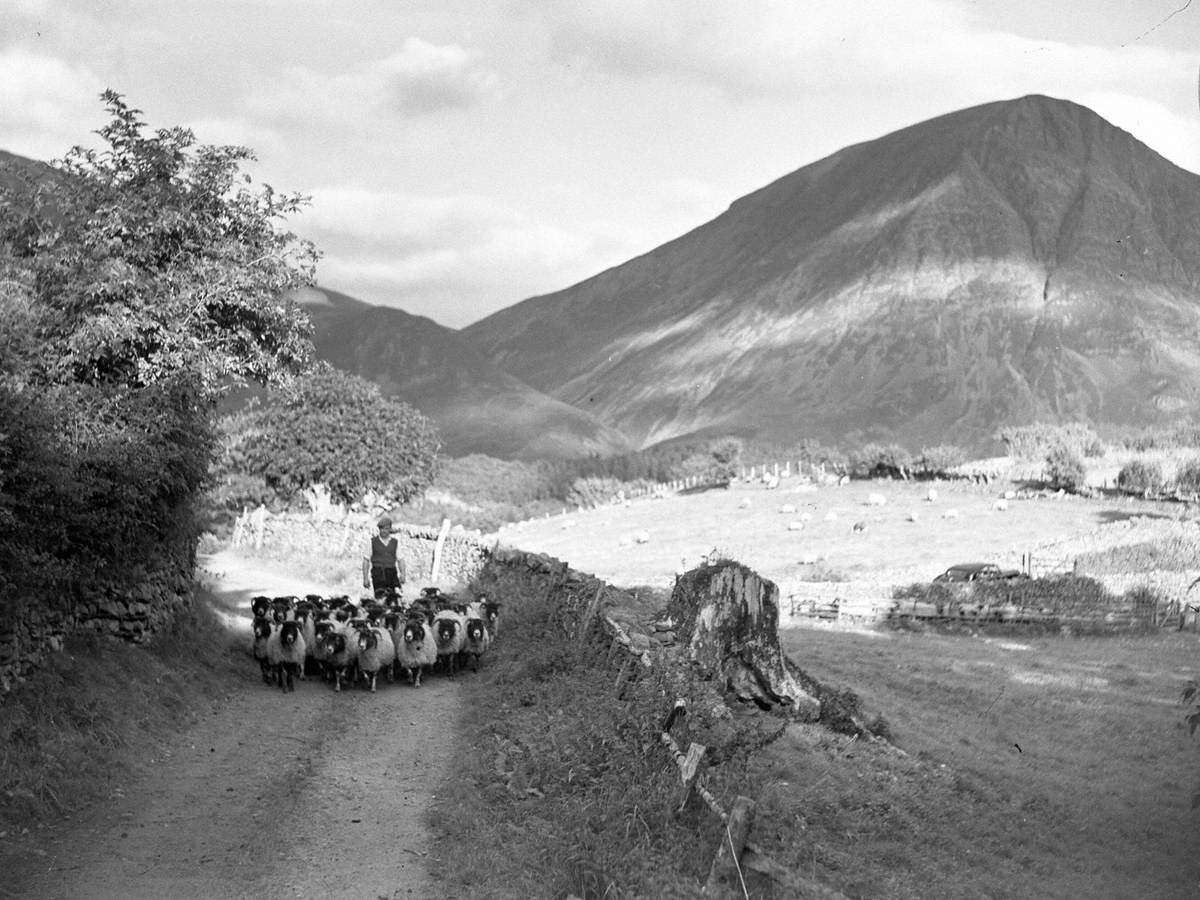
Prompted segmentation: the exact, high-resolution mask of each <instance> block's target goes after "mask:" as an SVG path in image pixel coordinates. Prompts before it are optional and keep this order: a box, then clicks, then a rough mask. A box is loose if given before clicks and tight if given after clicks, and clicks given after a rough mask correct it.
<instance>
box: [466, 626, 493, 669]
mask: <svg viewBox="0 0 1200 900" xmlns="http://www.w3.org/2000/svg"><path fill="white" fill-rule="evenodd" d="M491 644H492V636H491V635H490V634H489V633H488V630H487V625H486V624H485V623H484V621H483V619H467V625H466V630H465V632H464V634H463V644H462V655H463V658H464V661H465V659H466V657H470V658H471V659H472V661H473V663H474V671H476V672H478V671H479V657H481V656H482V655H483V654H484V653H486V652H487V649H488V647H490V646H491Z"/></svg>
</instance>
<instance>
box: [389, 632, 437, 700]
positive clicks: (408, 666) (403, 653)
mask: <svg viewBox="0 0 1200 900" xmlns="http://www.w3.org/2000/svg"><path fill="white" fill-rule="evenodd" d="M392 642H393V643H394V644H395V645H396V664H397V665H398V666H399V667H400V668H401V669H402V670H407V671H408V683H409V684H411V685H413V686H414V687H420V686H421V673H422V671H423V670H424V669H426V668H430V669H431V668H433V666H434V665H435V664H436V663H437V660H438V651H437V640H436V639H435V638H434V636H433V632H432V631H431V630H430V629H429V627H428V624H427V623H426V622H425V620H424V619H422V618H418V617H413V618H410V619H409V620H408V621H407V622H405V623H404V625H403V627H402V628H400V629H398V630H397V632H396V633H395V634H393V635H392Z"/></svg>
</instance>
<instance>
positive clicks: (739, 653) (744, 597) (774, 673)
mask: <svg viewBox="0 0 1200 900" xmlns="http://www.w3.org/2000/svg"><path fill="white" fill-rule="evenodd" d="M667 615H668V616H669V617H670V618H671V620H672V621H673V622H674V623H675V630H676V635H677V638H678V641H679V643H680V645H682V646H683V647H684V648H685V652H686V653H687V654H688V656H689V658H690V659H691V660H692V662H694V663H695V664H696V665H697V666H698V667H699V668H700V669H701V671H702V672H704V674H705V675H706V677H710V678H713V679H719V680H721V681H723V682H724V685H725V687H726V688H727V689H729V690H731V691H733V693H734V694H735V695H736V696H737V697H738V698H739V699H742V700H748V701H752V702H754V703H756V704H758V705H759V706H760V707H762V708H764V709H775V708H781V707H782V708H784V709H787V710H789V711H791V712H793V713H794V714H795V715H796V716H798V717H799V718H801V719H803V720H805V721H816V720H817V719H818V718H820V715H821V704H820V701H818V700H817V699H816V698H815V697H813V696H812V695H811V694H809V693H808V692H807V691H805V690H804V688H803V687H802V686H801V685H800V683H799V682H798V681H797V680H796V678H795V677H794V676H793V675H792V673H791V671H790V670H789V669H788V667H787V665H786V663H785V659H784V654H783V650H782V648H781V647H780V646H779V588H777V587H776V586H775V583H774V582H772V581H768V580H767V579H765V578H762V577H760V576H759V575H758V574H757V573H755V572H754V571H752V570H751V569H749V568H747V567H746V566H743V565H741V564H740V563H736V562H718V563H716V564H714V565H710V566H703V567H701V568H699V569H693V570H692V571H690V572H685V573H684V574H683V575H681V576H680V577H679V578H678V580H677V581H676V582H675V590H674V591H673V592H672V594H671V600H670V603H668V604H667Z"/></svg>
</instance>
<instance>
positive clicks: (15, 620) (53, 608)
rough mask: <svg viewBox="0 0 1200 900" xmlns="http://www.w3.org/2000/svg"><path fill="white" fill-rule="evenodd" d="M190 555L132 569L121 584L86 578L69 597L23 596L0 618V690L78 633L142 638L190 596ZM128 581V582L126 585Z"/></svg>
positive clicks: (188, 602)
mask: <svg viewBox="0 0 1200 900" xmlns="http://www.w3.org/2000/svg"><path fill="white" fill-rule="evenodd" d="M193 562H194V561H193V559H192V558H191V557H190V556H189V557H188V558H187V559H186V560H185V559H182V558H181V559H178V560H176V561H174V562H173V563H168V564H166V565H164V566H163V567H162V568H158V569H150V568H145V569H142V570H140V571H135V572H133V573H132V575H131V578H130V579H129V580H128V581H126V582H125V583H124V584H122V585H117V584H104V583H101V582H97V581H91V582H89V583H88V584H80V585H75V586H74V588H73V590H72V592H71V594H70V595H69V596H65V597H63V596H53V597H50V596H46V597H27V598H25V602H24V603H22V604H21V605H20V606H19V607H17V608H15V609H10V610H9V611H8V614H7V615H5V616H4V617H3V618H2V619H0V694H7V693H8V692H9V691H11V690H12V688H13V686H14V685H15V684H16V683H17V682H19V681H22V680H24V679H25V678H27V677H28V676H29V675H30V674H31V673H32V672H34V671H35V670H36V669H37V668H38V667H39V666H41V665H42V664H43V663H44V662H45V660H46V657H47V656H48V655H49V654H51V653H55V652H57V651H60V650H62V648H63V645H64V643H65V642H66V639H67V638H68V637H69V636H70V635H72V634H75V633H77V632H81V631H84V632H88V631H92V632H99V633H101V634H106V635H111V636H113V637H116V638H121V639H123V640H127V641H130V642H132V643H142V642H143V641H146V640H148V639H149V638H150V637H151V636H152V635H153V634H154V632H155V631H157V630H158V629H160V628H161V627H163V626H164V625H165V624H167V623H169V622H170V621H171V620H172V619H173V618H174V617H175V616H176V615H177V614H178V613H179V611H180V610H182V609H185V608H187V607H188V606H190V605H191V603H192V599H193V582H192V570H193ZM131 583H132V586H130V584H131Z"/></svg>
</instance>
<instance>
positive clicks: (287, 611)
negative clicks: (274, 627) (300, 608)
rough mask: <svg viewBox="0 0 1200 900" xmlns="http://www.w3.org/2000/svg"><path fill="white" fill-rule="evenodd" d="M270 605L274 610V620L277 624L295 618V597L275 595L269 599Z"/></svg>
mask: <svg viewBox="0 0 1200 900" xmlns="http://www.w3.org/2000/svg"><path fill="white" fill-rule="evenodd" d="M271 607H272V609H273V610H274V614H275V622H276V623H277V624H278V623H281V622H286V621H288V620H289V619H294V618H296V598H295V597H275V598H274V599H273V600H272V601H271Z"/></svg>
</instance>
